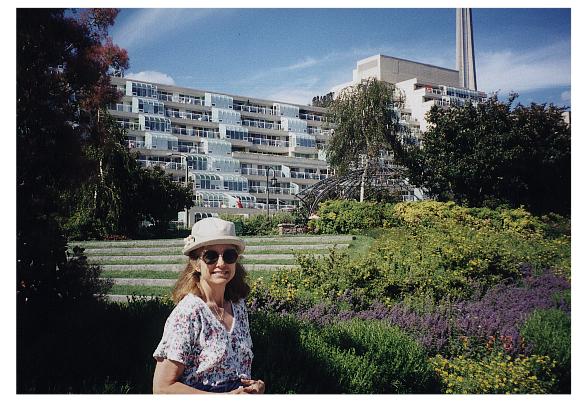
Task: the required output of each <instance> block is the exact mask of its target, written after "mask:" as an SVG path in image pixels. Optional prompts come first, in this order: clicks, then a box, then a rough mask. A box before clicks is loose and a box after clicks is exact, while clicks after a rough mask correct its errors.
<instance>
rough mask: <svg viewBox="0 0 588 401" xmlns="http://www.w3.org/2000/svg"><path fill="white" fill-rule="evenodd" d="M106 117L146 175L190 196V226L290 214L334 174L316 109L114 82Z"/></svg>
mask: <svg viewBox="0 0 588 401" xmlns="http://www.w3.org/2000/svg"><path fill="white" fill-rule="evenodd" d="M111 84H112V85H113V86H115V87H116V89H117V90H119V91H120V92H121V93H122V95H123V96H122V98H121V100H120V102H119V103H118V104H113V105H110V107H109V108H110V113H111V114H112V115H113V116H114V117H115V118H116V120H117V121H118V122H119V124H121V126H123V127H124V128H126V135H127V145H128V146H129V148H130V149H132V151H133V152H137V153H138V160H139V162H140V163H141V164H142V165H143V166H144V167H153V166H160V167H161V168H163V169H165V170H166V171H167V172H169V173H171V174H172V176H173V179H174V180H176V181H178V182H181V183H185V184H187V185H189V186H190V187H191V188H192V189H193V193H194V198H193V199H194V201H195V206H194V207H192V208H191V209H190V210H189V211H188V214H187V220H186V213H185V212H180V213H179V216H178V220H179V221H182V222H184V223H187V224H188V225H191V224H193V223H194V222H195V221H197V220H199V219H200V218H202V217H205V216H211V215H215V214H218V213H238V214H247V215H249V214H254V213H264V212H267V211H268V210H269V211H275V210H289V209H292V208H293V207H295V206H296V205H297V204H298V202H297V198H296V194H298V193H299V192H300V191H302V190H304V189H305V188H307V187H309V186H311V185H313V184H315V183H316V182H318V181H319V180H321V179H324V178H326V177H328V176H329V175H330V174H331V171H330V169H329V166H328V165H327V163H326V159H325V152H324V146H325V141H326V138H327V135H328V134H329V133H330V130H331V129H332V127H331V126H330V125H329V123H328V122H327V121H326V117H325V110H324V109H323V108H320V107H313V106H306V105H297V104H287V103H283V102H278V101H272V100H264V99H255V98H250V97H244V96H237V95H229V94H224V93H215V92H211V91H204V90H198V89H189V88H181V87H178V86H172V85H162V84H155V83H149V82H142V81H137V80H132V79H127V78H124V77H113V78H112V81H111Z"/></svg>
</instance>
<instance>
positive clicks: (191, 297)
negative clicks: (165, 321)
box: [174, 293, 204, 314]
mask: <svg viewBox="0 0 588 401" xmlns="http://www.w3.org/2000/svg"><path fill="white" fill-rule="evenodd" d="M203 306H204V301H202V300H201V299H200V297H198V296H197V295H196V294H192V293H188V294H186V295H185V296H184V298H182V300H181V301H180V302H178V304H177V305H176V307H175V308H174V311H176V313H182V314H194V313H196V314H199V313H201V312H202V310H203Z"/></svg>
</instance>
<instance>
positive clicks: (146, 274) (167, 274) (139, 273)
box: [101, 270, 180, 279]
mask: <svg viewBox="0 0 588 401" xmlns="http://www.w3.org/2000/svg"><path fill="white" fill-rule="evenodd" d="M179 274H180V273H179V272H173V271H157V270H107V271H103V272H102V274H101V277H104V278H149V279H177V278H178V276H179Z"/></svg>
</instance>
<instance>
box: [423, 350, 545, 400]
mask: <svg viewBox="0 0 588 401" xmlns="http://www.w3.org/2000/svg"><path fill="white" fill-rule="evenodd" d="M431 362H432V364H433V366H434V367H435V371H436V372H437V374H438V375H439V377H440V378H441V381H442V383H443V392H444V393H446V394H546V393H551V392H552V391H553V387H554V385H555V382H556V379H555V376H554V374H553V368H554V367H555V364H554V362H553V360H552V359H551V358H549V357H548V356H539V355H531V356H529V357H527V356H518V357H516V358H512V357H511V356H510V355H507V354H505V353H501V352H497V353H492V354H490V355H488V356H485V357H483V358H482V359H479V358H466V357H463V356H459V357H457V358H453V359H446V358H444V357H442V356H441V355H438V356H437V357H435V358H432V359H431Z"/></svg>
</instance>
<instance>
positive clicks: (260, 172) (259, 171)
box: [241, 167, 286, 177]
mask: <svg viewBox="0 0 588 401" xmlns="http://www.w3.org/2000/svg"><path fill="white" fill-rule="evenodd" d="M274 171H275V174H276V177H286V173H284V172H283V171H281V170H274ZM265 172H266V169H263V168H251V167H241V174H247V175H259V176H262V177H265V175H266V173H265Z"/></svg>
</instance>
